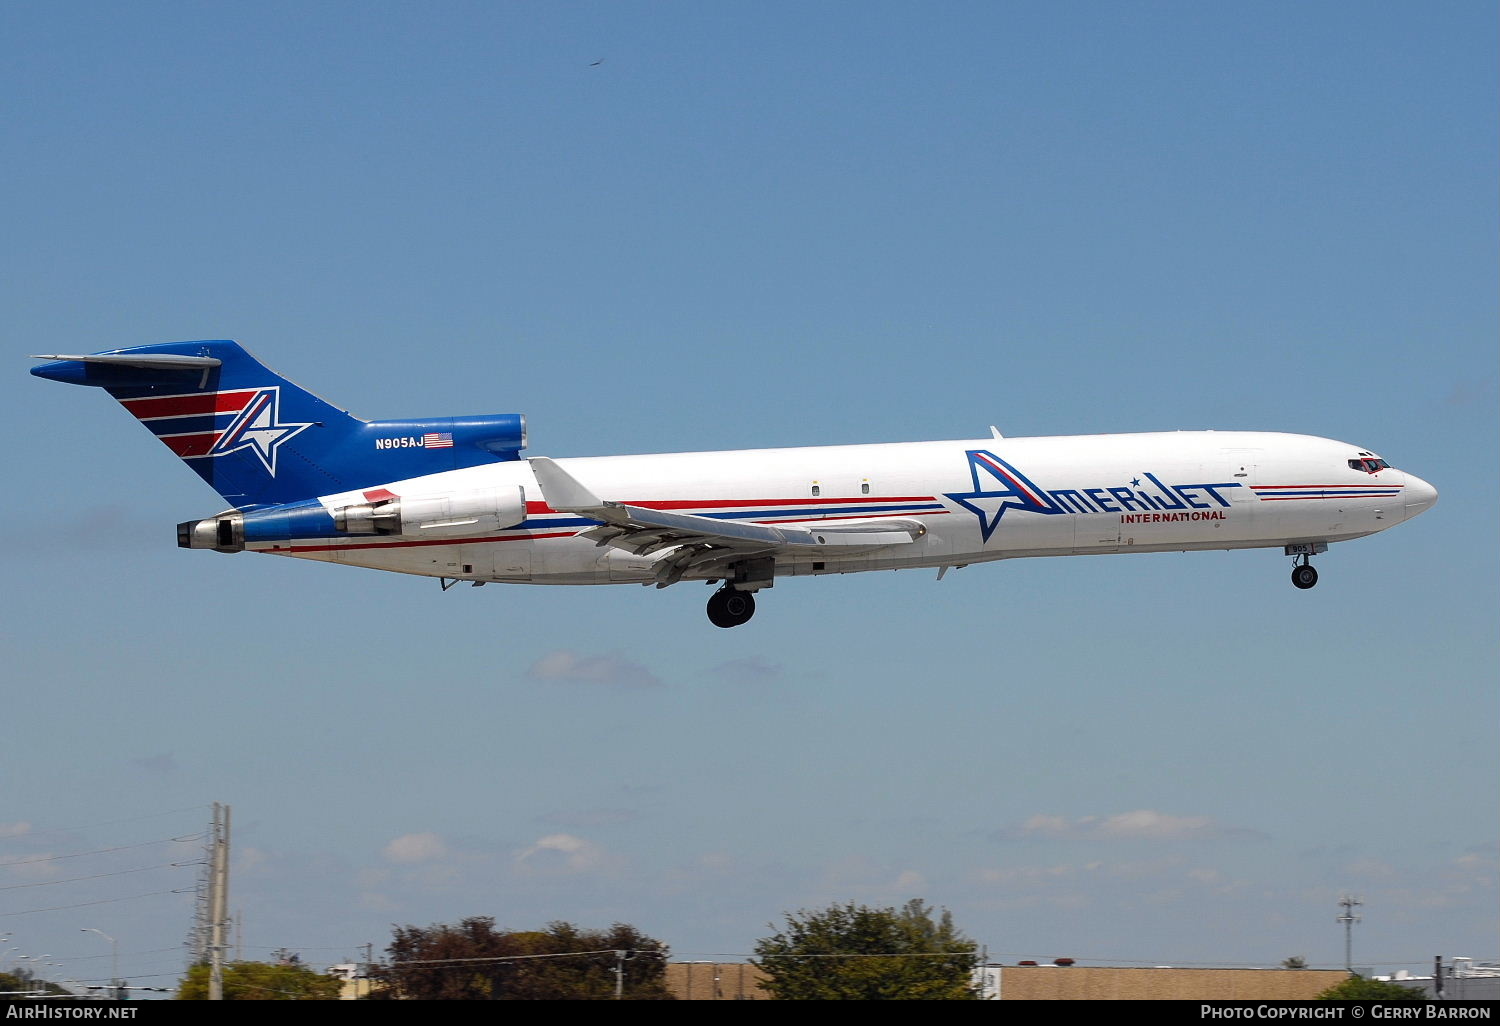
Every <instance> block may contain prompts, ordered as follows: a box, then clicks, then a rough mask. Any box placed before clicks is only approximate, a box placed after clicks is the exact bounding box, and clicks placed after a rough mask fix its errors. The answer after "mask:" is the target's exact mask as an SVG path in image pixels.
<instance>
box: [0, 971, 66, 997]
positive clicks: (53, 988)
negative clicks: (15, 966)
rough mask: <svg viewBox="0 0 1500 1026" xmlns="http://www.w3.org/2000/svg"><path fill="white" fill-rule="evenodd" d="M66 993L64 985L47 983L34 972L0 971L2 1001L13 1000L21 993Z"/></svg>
mask: <svg viewBox="0 0 1500 1026" xmlns="http://www.w3.org/2000/svg"><path fill="white" fill-rule="evenodd" d="M38 992H40V993H43V994H67V993H69V991H68V989H67V988H66V987H59V986H58V985H57V984H55V983H49V982H47V981H46V980H43V979H40V978H39V977H38V976H37V975H36V974H35V973H32V972H27V971H25V970H21V971H18V972H14V973H0V994H3V995H4V997H0V1000H3V1001H13V1000H15V999H16V997H17V996H19V994H21V993H26V994H35V993H38Z"/></svg>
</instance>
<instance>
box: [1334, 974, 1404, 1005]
mask: <svg viewBox="0 0 1500 1026" xmlns="http://www.w3.org/2000/svg"><path fill="white" fill-rule="evenodd" d="M1314 1000H1316V1001H1426V1000H1427V995H1425V994H1423V993H1422V992H1421V991H1420V990H1418V989H1417V988H1415V987H1403V986H1402V985H1401V984H1399V983H1390V982H1388V981H1386V980H1367V979H1365V978H1364V977H1363V976H1351V977H1349V978H1348V979H1347V980H1345V981H1344V982H1343V983H1340V984H1338V985H1337V986H1334V987H1329V988H1328V989H1327V990H1325V991H1323V993H1321V994H1319V995H1318V996H1317V997H1316V998H1314Z"/></svg>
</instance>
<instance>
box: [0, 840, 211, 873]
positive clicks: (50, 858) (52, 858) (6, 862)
mask: <svg viewBox="0 0 1500 1026" xmlns="http://www.w3.org/2000/svg"><path fill="white" fill-rule="evenodd" d="M203 836H204V835H203V834H184V835H182V836H181V837H163V838H161V839H160V840H156V841H142V842H141V843H140V844H121V845H118V846H116V847H114V848H96V849H94V850H93V851H80V852H74V853H73V854H71V855H38V856H37V857H36V858H30V859H0V869H4V868H6V867H7V866H32V865H35V864H37V863H38V862H61V861H62V860H63V859H81V858H84V857H85V856H88V855H107V854H108V853H110V852H114V851H129V850H130V849H132V848H149V847H151V845H153V844H167V843H169V842H174V841H175V842H187V841H198V840H201V839H202V838H203Z"/></svg>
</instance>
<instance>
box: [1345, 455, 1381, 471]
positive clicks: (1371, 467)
mask: <svg viewBox="0 0 1500 1026" xmlns="http://www.w3.org/2000/svg"><path fill="white" fill-rule="evenodd" d="M1390 466H1391V465H1390V464H1389V463H1387V462H1386V461H1385V460H1383V459H1380V458H1378V457H1369V456H1364V457H1361V458H1360V459H1357V460H1350V461H1349V469H1350V470H1363V471H1364V472H1365V473H1366V474H1378V473H1379V472H1380V471H1382V470H1389V469H1390Z"/></svg>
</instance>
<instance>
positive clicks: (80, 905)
mask: <svg viewBox="0 0 1500 1026" xmlns="http://www.w3.org/2000/svg"><path fill="white" fill-rule="evenodd" d="M188 893H190V891H189V890H183V889H180V888H179V889H177V890H171V891H147V892H146V893H145V894H132V895H129V896H128V897H124V898H104V899H102V900H100V901H84V902H80V903H78V904H77V905H54V906H52V907H51V908H28V909H26V910H25V911H23V912H0V917H4V916H29V915H32V914H33V913H36V912H61V911H63V910H64V909H70V908H88V907H89V906H90V905H113V904H114V903H115V902H117V901H135V900H136V899H137V898H154V897H156V896H157V895H158V894H188Z"/></svg>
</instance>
